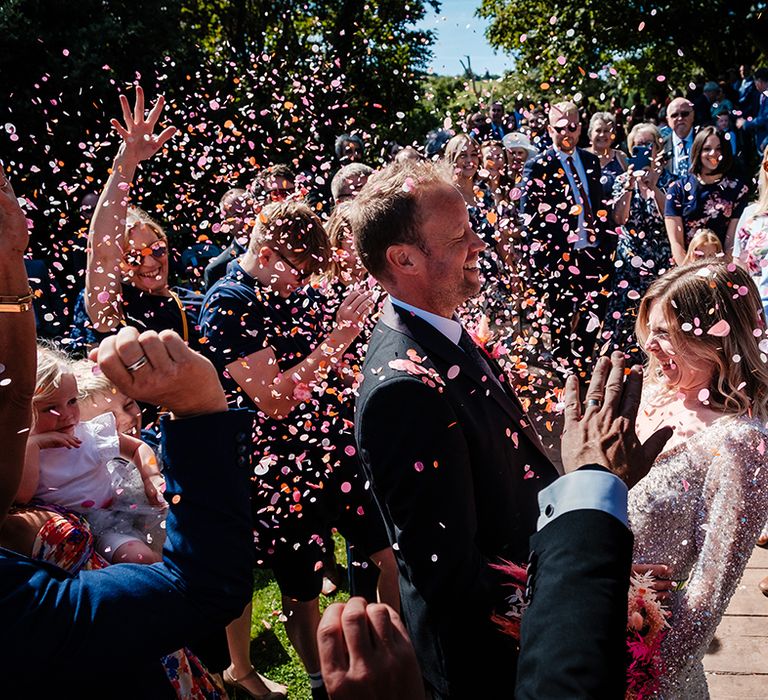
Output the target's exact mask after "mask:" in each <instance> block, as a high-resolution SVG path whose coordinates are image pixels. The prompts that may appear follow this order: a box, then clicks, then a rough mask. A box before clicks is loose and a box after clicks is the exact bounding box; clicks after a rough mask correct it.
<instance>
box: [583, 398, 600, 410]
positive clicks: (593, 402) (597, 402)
mask: <svg viewBox="0 0 768 700" xmlns="http://www.w3.org/2000/svg"><path fill="white" fill-rule="evenodd" d="M602 405H603V400H602V399H587V408H590V407H591V406H596V407H597V408H600V406H602Z"/></svg>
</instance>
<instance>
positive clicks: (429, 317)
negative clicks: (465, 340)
mask: <svg viewBox="0 0 768 700" xmlns="http://www.w3.org/2000/svg"><path fill="white" fill-rule="evenodd" d="M389 300H390V301H391V302H392V303H393V304H395V305H396V306H399V307H400V308H401V309H405V310H406V311H410V312H411V313H412V314H413V315H414V316H418V317H419V318H420V319H422V320H423V321H426V322H427V323H428V324H429V325H430V326H432V327H433V328H436V329H437V330H438V331H440V332H441V333H442V334H443V335H444V336H445V337H446V338H448V340H450V341H451V342H452V343H453V344H454V345H458V344H459V339H460V338H461V331H462V330H463V329H462V327H461V323H459V321H458V320H457V319H456V318H445V316H438V315H437V314H433V313H431V312H429V311H424V309H420V308H419V307H418V306H411V305H410V304H406V303H405V302H404V301H400V300H399V299H395V297H393V296H392V295H391V294H390V295H389Z"/></svg>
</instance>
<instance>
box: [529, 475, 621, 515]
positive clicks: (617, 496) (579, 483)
mask: <svg viewBox="0 0 768 700" xmlns="http://www.w3.org/2000/svg"><path fill="white" fill-rule="evenodd" d="M583 509H588V510H602V511H603V512H604V513H608V514H609V515H612V516H613V517H614V518H616V519H617V520H619V521H621V522H622V523H623V524H624V525H627V486H626V484H625V483H624V482H623V481H622V480H621V479H619V477H618V476H616V475H615V474H611V473H610V472H607V471H599V470H591V469H579V470H577V471H575V472H571V473H570V474H566V475H565V476H561V477H560V478H559V479H557V481H555V482H554V483H553V484H552V485H550V486H548V487H547V488H545V489H543V490H542V491H541V492H540V493H539V512H540V515H539V521H538V523H537V530H541V529H542V528H543V527H544V526H545V525H548V524H549V523H551V522H552V521H553V520H554V519H555V518H557V517H558V516H560V515H563V513H569V512H571V511H572V510H583Z"/></svg>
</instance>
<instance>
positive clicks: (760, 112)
mask: <svg viewBox="0 0 768 700" xmlns="http://www.w3.org/2000/svg"><path fill="white" fill-rule="evenodd" d="M754 78H755V94H754V96H753V97H752V105H751V106H750V108H749V110H745V111H747V112H748V113H750V114H753V115H754V116H753V117H752V118H751V119H743V118H742V119H739V120H738V121H737V122H736V126H738V127H739V129H743V130H744V131H745V132H746V133H748V134H751V136H752V137H753V138H754V140H755V147H756V148H757V155H758V156H759V157H761V158H762V156H763V150H764V149H765V147H766V145H768V143H767V142H768V95H766V90H768V68H758V69H757V70H756V71H755V75H754Z"/></svg>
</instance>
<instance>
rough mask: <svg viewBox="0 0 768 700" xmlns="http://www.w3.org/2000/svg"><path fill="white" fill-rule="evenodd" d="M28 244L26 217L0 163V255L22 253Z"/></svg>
mask: <svg viewBox="0 0 768 700" xmlns="http://www.w3.org/2000/svg"><path fill="white" fill-rule="evenodd" d="M28 244H29V230H28V229H27V219H26V217H25V216H24V212H23V211H22V210H21V207H20V206H19V200H18V199H16V195H15V194H14V192H13V187H11V183H10V182H9V181H8V179H7V178H6V177H5V173H4V172H3V168H2V166H1V165H0V255H4V254H6V253H10V252H13V253H16V254H18V255H24V252H25V251H26V250H27V245H28Z"/></svg>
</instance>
